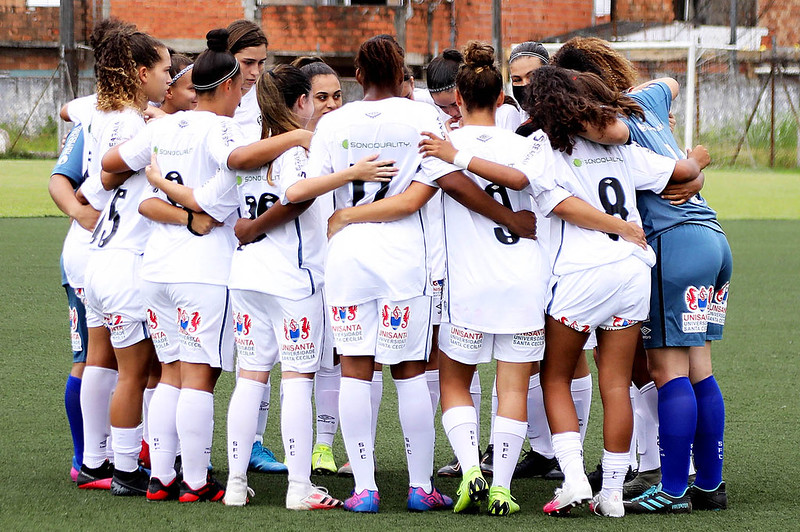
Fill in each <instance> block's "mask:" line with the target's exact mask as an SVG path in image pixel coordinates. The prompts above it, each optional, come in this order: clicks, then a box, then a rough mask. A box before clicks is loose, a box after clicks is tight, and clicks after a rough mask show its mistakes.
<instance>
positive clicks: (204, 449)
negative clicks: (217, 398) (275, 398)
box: [175, 388, 252, 490]
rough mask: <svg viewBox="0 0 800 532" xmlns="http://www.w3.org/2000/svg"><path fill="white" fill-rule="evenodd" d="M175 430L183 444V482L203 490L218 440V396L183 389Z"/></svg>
mask: <svg viewBox="0 0 800 532" xmlns="http://www.w3.org/2000/svg"><path fill="white" fill-rule="evenodd" d="M175 426H176V427H177V429H178V438H179V439H180V442H181V459H182V464H183V481H184V482H186V484H187V485H188V486H189V487H190V488H191V489H193V490H196V489H200V488H202V487H203V486H205V484H206V478H207V477H208V464H209V461H210V458H211V443H212V441H213V438H214V394H212V393H209V392H205V391H202V390H195V389H192V388H182V389H181V395H180V397H179V398H178V407H177V410H176V412H175ZM249 445H251V446H252V443H250V444H249Z"/></svg>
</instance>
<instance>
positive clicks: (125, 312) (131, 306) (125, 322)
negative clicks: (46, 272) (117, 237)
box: [84, 249, 148, 348]
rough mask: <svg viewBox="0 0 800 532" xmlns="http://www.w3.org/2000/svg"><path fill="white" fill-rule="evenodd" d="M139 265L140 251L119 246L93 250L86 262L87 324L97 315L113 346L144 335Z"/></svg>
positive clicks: (133, 341) (91, 324) (93, 324)
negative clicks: (118, 247) (109, 335)
mask: <svg viewBox="0 0 800 532" xmlns="http://www.w3.org/2000/svg"><path fill="white" fill-rule="evenodd" d="M141 265H142V256H141V255H139V254H137V253H133V252H131V251H126V250H122V249H109V250H104V251H93V252H91V254H90V256H89V261H88V263H87V265H86V273H85V276H84V280H85V282H86V286H85V288H84V296H85V298H86V307H87V313H86V314H87V315H86V323H87V326H89V327H98V326H99V325H98V324H97V322H98V318H99V319H102V324H103V325H105V326H106V328H107V329H108V330H109V332H110V334H111V345H112V346H114V347H115V348H123V347H130V346H132V345H134V344H136V343H139V342H141V341H142V340H144V339H146V338H148V331H147V325H146V323H145V312H144V306H143V305H142V296H141V292H140V285H141V280H140V279H139V269H140V267H141ZM89 309H91V310H89Z"/></svg>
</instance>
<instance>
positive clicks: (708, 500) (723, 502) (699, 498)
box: [689, 481, 728, 511]
mask: <svg viewBox="0 0 800 532" xmlns="http://www.w3.org/2000/svg"><path fill="white" fill-rule="evenodd" d="M689 497H690V498H691V499H692V509H693V510H713V511H719V510H727V509H728V491H727V489H726V488H725V482H724V481H723V482H720V483H719V486H717V489H714V490H711V491H706V490H704V489H700V488H698V487H697V486H695V485H692V486H691V487H690V488H689Z"/></svg>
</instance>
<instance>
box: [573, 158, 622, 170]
mask: <svg viewBox="0 0 800 532" xmlns="http://www.w3.org/2000/svg"><path fill="white" fill-rule="evenodd" d="M621 162H624V159H623V158H622V157H615V156H611V157H595V158H594V159H572V165H573V166H574V167H576V168H580V167H581V166H583V165H584V164H606V163H621Z"/></svg>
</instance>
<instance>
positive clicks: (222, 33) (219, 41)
mask: <svg viewBox="0 0 800 532" xmlns="http://www.w3.org/2000/svg"><path fill="white" fill-rule="evenodd" d="M206 45H207V46H208V49H209V50H211V51H212V52H227V51H228V30H226V29H225V28H218V29H216V30H211V31H209V32H208V33H206Z"/></svg>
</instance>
